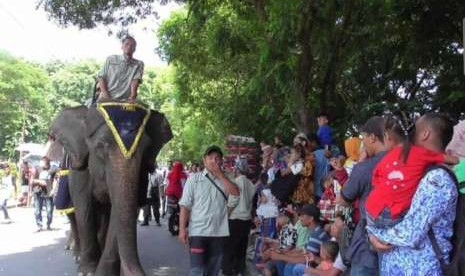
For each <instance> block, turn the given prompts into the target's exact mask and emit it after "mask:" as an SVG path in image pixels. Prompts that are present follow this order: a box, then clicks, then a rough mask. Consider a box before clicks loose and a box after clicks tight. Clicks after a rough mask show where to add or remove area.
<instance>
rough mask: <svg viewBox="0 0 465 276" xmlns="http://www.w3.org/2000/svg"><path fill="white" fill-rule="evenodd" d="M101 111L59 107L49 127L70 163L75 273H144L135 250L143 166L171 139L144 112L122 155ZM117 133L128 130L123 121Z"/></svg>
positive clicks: (155, 115)
mask: <svg viewBox="0 0 465 276" xmlns="http://www.w3.org/2000/svg"><path fill="white" fill-rule="evenodd" d="M127 106H128V105H126V104H122V105H121V108H122V109H126V107H127ZM148 114H149V115H148ZM104 115H105V114H102V111H101V110H98V109H97V108H96V107H91V108H87V107H84V106H81V107H76V108H69V109H65V110H63V111H62V112H61V113H60V115H59V116H58V117H57V118H56V119H55V120H54V121H53V123H52V126H51V129H50V137H51V138H52V140H53V141H54V144H55V145H61V146H62V147H63V148H64V149H65V152H66V153H67V154H68V160H69V164H70V167H71V168H70V169H71V174H70V176H69V181H70V182H69V183H70V186H69V187H70V194H71V198H72V200H73V203H74V207H75V217H76V222H77V230H78V231H77V232H78V240H79V241H80V263H79V268H78V271H79V273H81V274H84V275H86V274H92V273H95V274H96V275H145V274H144V272H143V270H142V267H141V264H140V261H139V256H138V251H137V231H136V230H137V229H136V225H137V212H138V208H139V206H140V205H142V204H143V203H144V202H143V200H145V194H146V190H147V182H148V180H147V175H148V173H147V172H148V170H149V167H150V166H151V165H152V164H153V162H154V160H155V158H156V156H157V155H158V153H159V151H160V149H161V148H162V147H163V145H164V144H165V143H167V142H168V141H169V140H170V139H171V138H172V133H171V129H170V126H169V124H168V121H167V120H166V118H165V116H164V115H163V114H162V113H159V112H157V111H153V110H152V111H149V113H147V116H145V118H144V123H145V128H144V129H142V130H141V131H140V132H139V134H140V135H138V137H136V140H137V141H136V142H138V143H137V146H135V147H133V148H132V153H131V154H130V155H128V154H127V152H125V151H124V150H122V148H121V139H119V138H118V137H116V136H115V135H114V132H113V131H114V130H115V128H114V127H112V126H111V124H108V122H106V119H107V118H105V116H104ZM119 131H120V133H125V132H126V133H128V132H129V134H130V132H134V128H133V126H131V124H129V128H128V127H127V126H126V127H125V126H123V127H122V128H121V129H119ZM133 140H134V139H133Z"/></svg>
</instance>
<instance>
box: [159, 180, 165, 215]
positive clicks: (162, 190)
mask: <svg viewBox="0 0 465 276" xmlns="http://www.w3.org/2000/svg"><path fill="white" fill-rule="evenodd" d="M165 191H166V185H162V186H160V203H161V213H162V214H163V217H164V216H165V214H166V194H165Z"/></svg>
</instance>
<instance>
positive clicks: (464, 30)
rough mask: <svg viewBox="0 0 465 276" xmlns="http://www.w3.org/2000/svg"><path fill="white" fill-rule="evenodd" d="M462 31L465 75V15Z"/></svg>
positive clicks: (464, 69) (464, 71) (464, 70)
mask: <svg viewBox="0 0 465 276" xmlns="http://www.w3.org/2000/svg"><path fill="white" fill-rule="evenodd" d="M462 32H463V44H462V49H463V53H462V54H463V74H464V75H465V17H464V18H463V21H462Z"/></svg>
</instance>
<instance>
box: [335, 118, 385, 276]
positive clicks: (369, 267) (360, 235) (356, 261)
mask: <svg viewBox="0 0 465 276" xmlns="http://www.w3.org/2000/svg"><path fill="white" fill-rule="evenodd" d="M360 132H361V134H362V137H363V138H362V143H363V145H364V147H365V150H366V152H367V154H368V156H369V158H368V159H367V160H365V161H363V162H360V163H358V164H357V165H355V166H354V168H353V170H352V174H351V175H350V177H349V180H348V181H347V183H346V184H345V185H344V188H343V190H342V191H341V196H340V198H338V202H339V203H340V204H345V205H349V204H351V203H353V202H355V201H356V200H359V202H360V213H361V220H360V222H359V223H358V224H357V226H356V228H355V230H354V233H353V236H352V240H351V242H350V246H349V248H348V250H347V254H346V256H344V257H345V258H346V259H347V260H348V261H350V263H351V275H378V256H377V254H376V253H375V252H374V251H373V250H371V249H370V244H369V242H368V237H367V234H366V231H365V227H366V212H365V202H366V199H367V197H368V195H369V194H370V192H371V179H372V175H373V171H374V169H375V167H376V165H377V164H378V162H379V161H381V159H382V158H383V157H384V155H385V153H386V152H385V147H384V119H383V118H382V117H379V116H374V117H372V118H370V119H369V120H368V121H367V122H366V123H365V124H364V125H363V126H362V128H361V130H360Z"/></svg>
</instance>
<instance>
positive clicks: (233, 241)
mask: <svg viewBox="0 0 465 276" xmlns="http://www.w3.org/2000/svg"><path fill="white" fill-rule="evenodd" d="M250 226H251V221H250V220H240V219H230V220H229V233H230V236H229V237H228V238H227V239H226V244H225V250H224V256H223V274H224V275H236V274H238V273H241V274H244V271H245V257H246V254H247V245H248V241H249V232H250Z"/></svg>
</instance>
